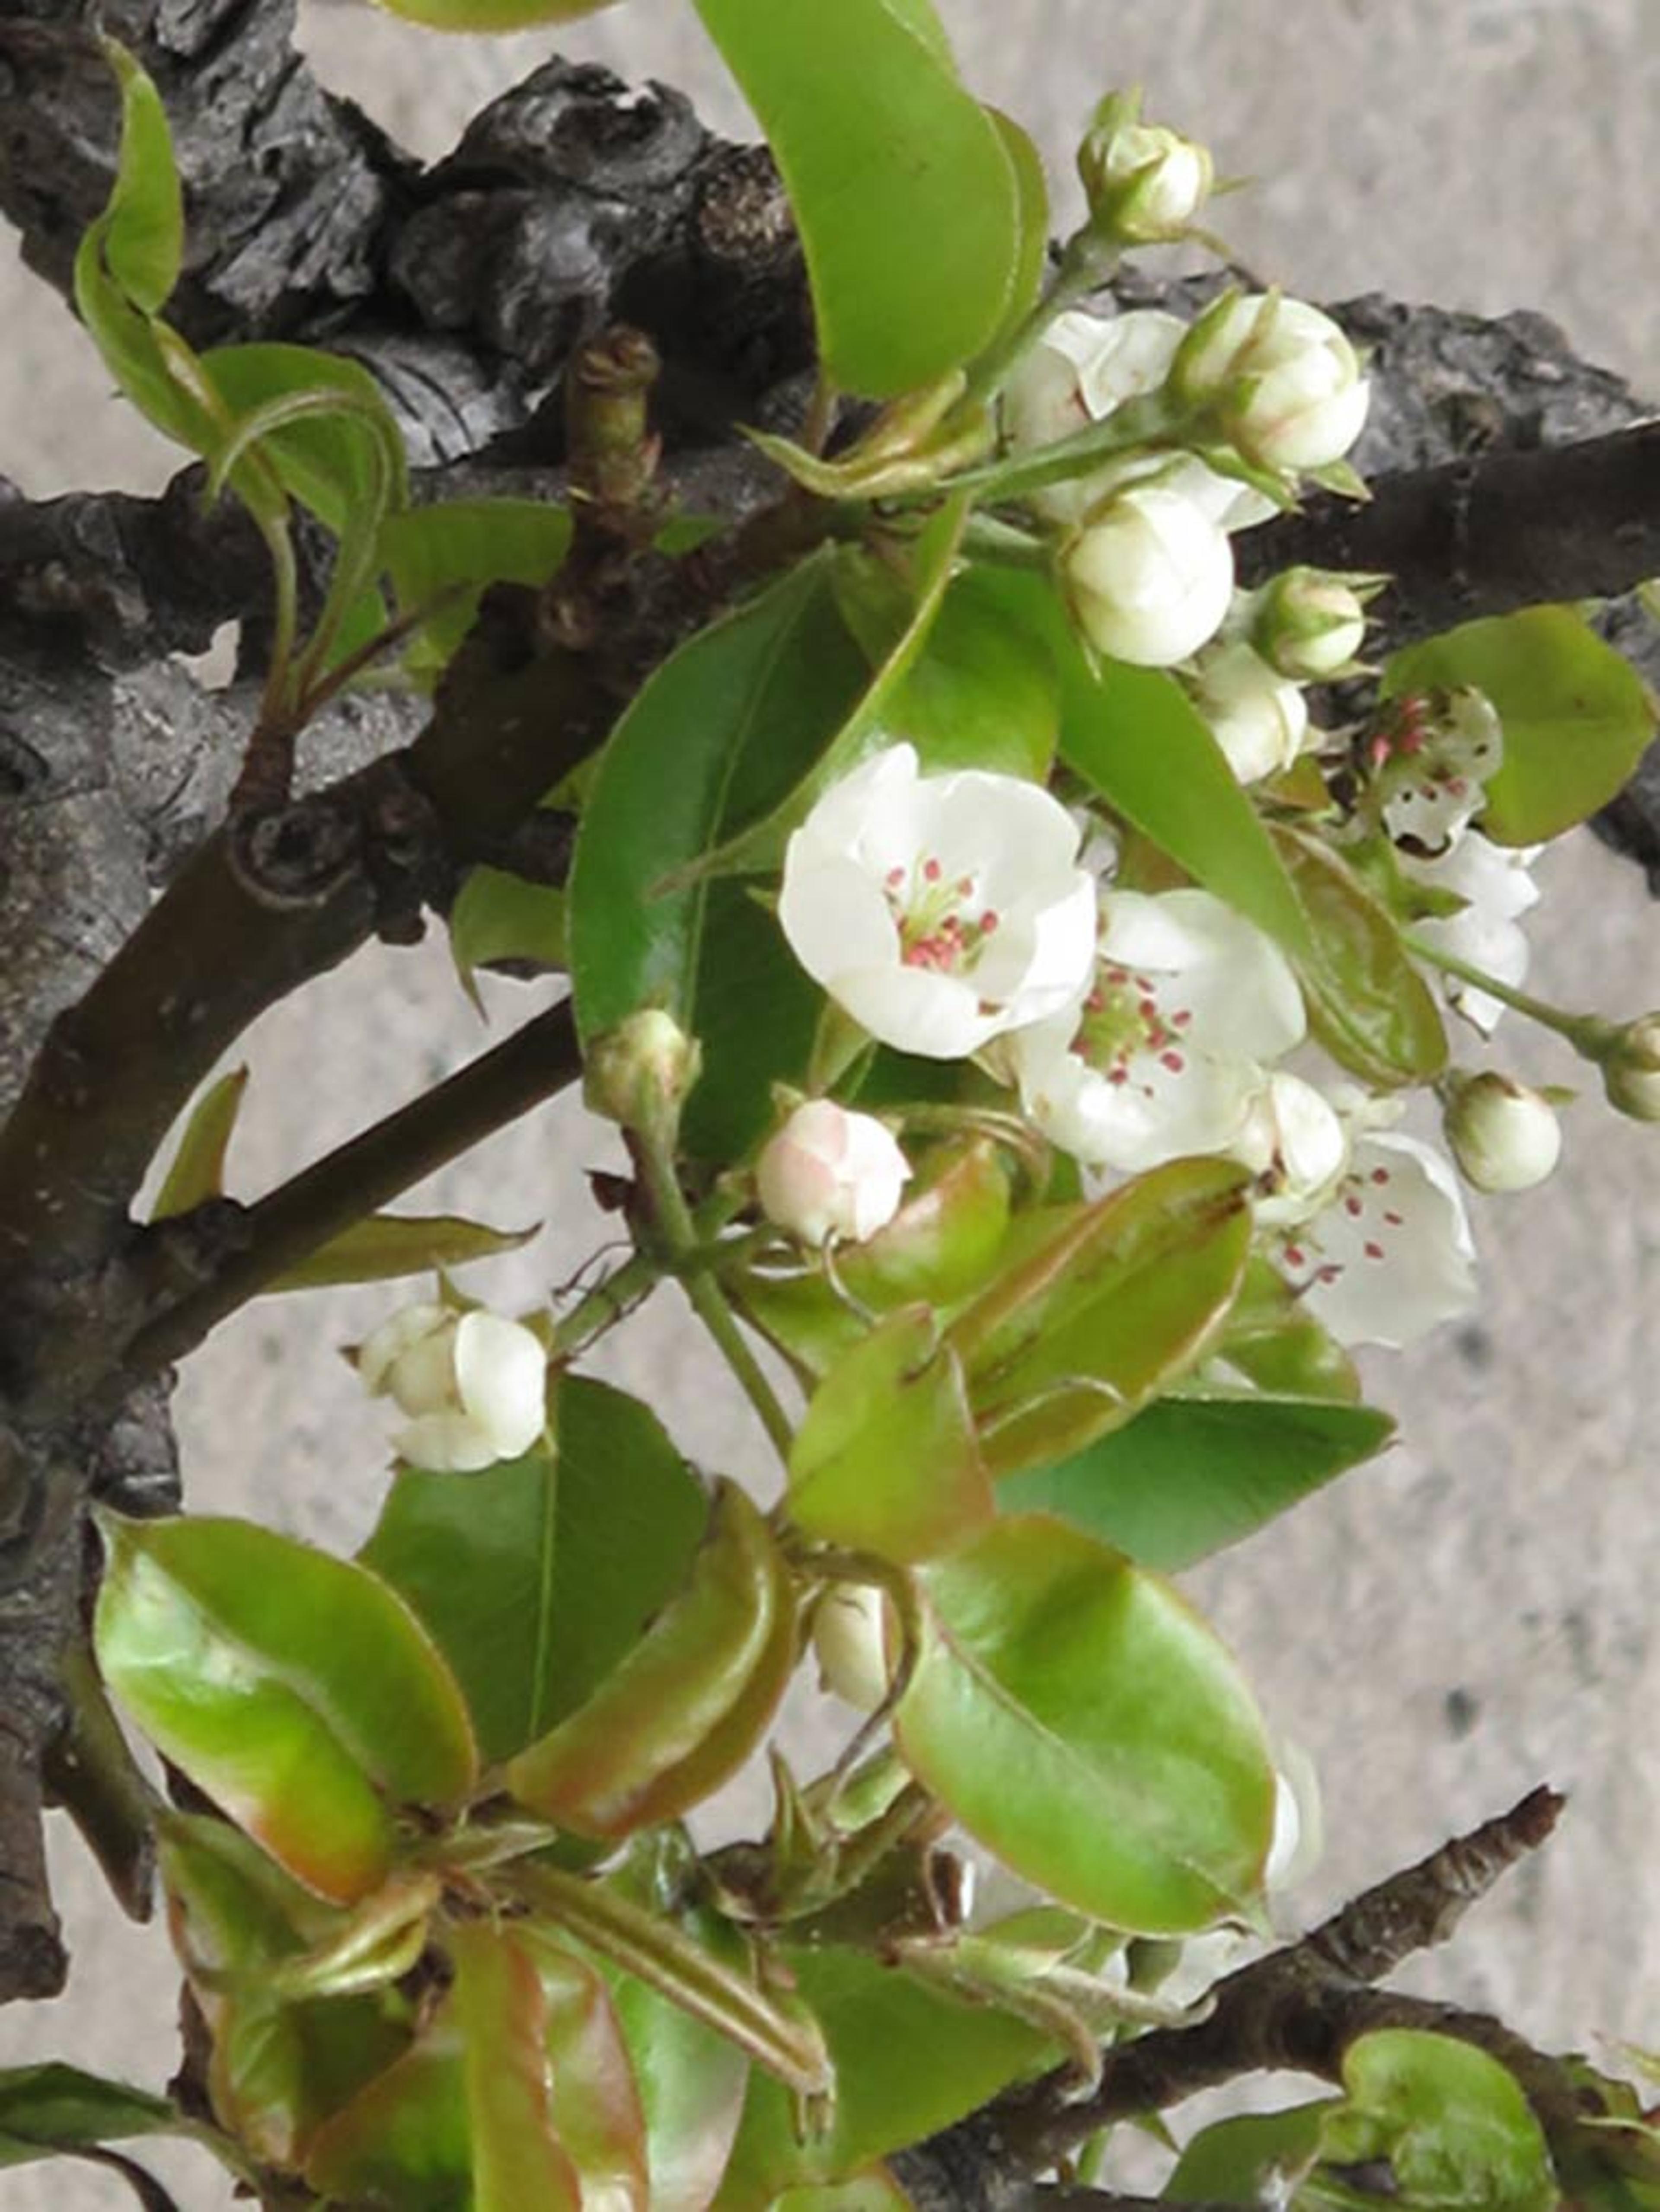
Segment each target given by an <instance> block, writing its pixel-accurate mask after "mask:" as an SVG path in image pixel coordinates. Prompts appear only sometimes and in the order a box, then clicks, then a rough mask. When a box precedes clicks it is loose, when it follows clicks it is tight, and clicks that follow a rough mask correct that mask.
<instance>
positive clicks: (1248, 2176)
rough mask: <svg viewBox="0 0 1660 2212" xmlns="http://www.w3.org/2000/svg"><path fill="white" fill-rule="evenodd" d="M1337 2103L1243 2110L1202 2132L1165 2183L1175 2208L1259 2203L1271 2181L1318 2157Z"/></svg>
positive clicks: (1323, 2099)
mask: <svg viewBox="0 0 1660 2212" xmlns="http://www.w3.org/2000/svg"><path fill="white" fill-rule="evenodd" d="M1333 2102H1334V2100H1331V2099H1329V2098H1321V2099H1319V2100H1317V2101H1316V2102H1315V2103H1314V2104H1310V2105H1293V2106H1291V2107H1290V2108H1289V2109H1288V2110H1287V2111H1286V2112H1239V2113H1236V2114H1235V2116H1234V2117H1233V2118H1231V2119H1227V2120H1219V2121H1217V2123H1216V2124H1215V2125H1214V2126H1213V2127H1208V2128H1203V2129H1201V2130H1200V2132H1199V2133H1198V2134H1197V2135H1196V2136H1195V2137H1194V2138H1193V2141H1192V2142H1190V2143H1189V2144H1188V2145H1187V2147H1186V2148H1185V2149H1184V2150H1183V2153H1182V2155H1181V2157H1180V2159H1179V2160H1177V2166H1176V2170H1175V2172H1173V2173H1172V2174H1171V2178H1170V2179H1169V2180H1168V2181H1167V2182H1166V2183H1165V2184H1164V2196H1165V2197H1166V2198H1168V2200H1169V2201H1170V2202H1171V2203H1172V2204H1219V2203H1222V2204H1257V2203H1262V2202H1263V2201H1264V2196H1265V2191H1266V2190H1267V2189H1268V2186H1269V2185H1270V2184H1271V2183H1273V2182H1274V2181H1275V2180H1280V2179H1283V2178H1284V2177H1285V2176H1286V2175H1287V2174H1295V2173H1298V2172H1300V2171H1301V2170H1302V2169H1303V2168H1304V2166H1307V2165H1309V2164H1310V2162H1311V2161H1312V2160H1313V2157H1314V2152H1315V2146H1316V2142H1317V2139H1318V2137H1319V2133H1320V2122H1321V2118H1322V2116H1323V2114H1325V2113H1326V2112H1330V2111H1331V2110H1332V2109H1333Z"/></svg>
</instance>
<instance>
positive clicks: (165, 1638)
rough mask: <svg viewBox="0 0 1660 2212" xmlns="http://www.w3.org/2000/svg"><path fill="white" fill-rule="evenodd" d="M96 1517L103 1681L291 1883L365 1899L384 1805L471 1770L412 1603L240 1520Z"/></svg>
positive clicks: (445, 1796)
mask: <svg viewBox="0 0 1660 2212" xmlns="http://www.w3.org/2000/svg"><path fill="white" fill-rule="evenodd" d="M100 1528H101V1529H102V1531H103V1534H104V1540H105V1544H106V1550H107V1553H108V1564H107V1566H106V1571H105V1575H104V1580H103V1583H102V1587H101V1588H100V1591H99V1595H98V1607H97V1613H96V1617H95V1621H94V1644H95V1649H96V1651H97V1656H98V1662H99V1666H100V1669H101V1670H102V1673H103V1674H104V1678H105V1680H106V1682H107V1683H108V1684H109V1686H110V1688H111V1690H112V1692H114V1694H115V1695H116V1696H117V1697H118V1698H119V1699H120V1701H121V1703H122V1704H123V1705H125V1707H126V1709H127V1711H129V1712H130V1713H131V1715H132V1717H133V1718H134V1720H135V1721H136V1722H137V1723H138V1725H139V1726H140V1727H141V1728H142V1729H143V1730H144V1732H145V1734H146V1735H148V1736H149V1738H150V1739H151V1741H153V1742H154V1743H155V1745H156V1747H158V1749H160V1750H161V1752H162V1753H165V1755H166V1756H167V1758H169V1759H172V1760H173V1763H174V1764H175V1765H178V1766H179V1767H181V1768H182V1769H183V1771H185V1773H186V1774H187V1775H189V1776H190V1778H191V1779H192V1781H193V1782H194V1783H196V1784H197V1785H198V1788H200V1789H202V1790H205V1791H206V1792H207V1793H208V1795H209V1796H210V1797H211V1798H213V1800H214V1801H215V1802H216V1804H218V1805H220V1806H221V1807H222V1808H223V1809H224V1810H225V1811H226V1812H227V1813H228V1814H230V1816H231V1817H232V1818H233V1819H234V1820H236V1821H237V1823H238V1824H239V1825H240V1826H242V1827H244V1828H246V1830H247V1831H248V1832H249V1833H250V1834H251V1835H252V1836H253V1837H254V1838H256V1839H257V1840H258V1842H259V1843H260V1844H262V1845H263V1846H264V1847H265V1850H268V1851H269V1852H270V1853H271V1857H273V1858H275V1859H276V1860H277V1862H278V1863H279V1864H280V1865H282V1866H283V1867H285V1868H286V1869H288V1870H289V1873H290V1874H292V1875H295V1878H296V1879H297V1880H299V1881H302V1882H304V1883H306V1884H307V1887H310V1888H313V1889H314V1890H316V1891H318V1892H319V1894H321V1895H323V1896H325V1897H329V1898H331V1899H335V1900H337V1902H340V1903H343V1904H344V1903H351V1902H353V1901H355V1900H356V1899H358V1898H361V1897H364V1896H366V1895H367V1894H368V1892H369V1891H370V1890H372V1889H373V1888H374V1887H376V1886H377V1885H378V1884H379V1883H380V1881H381V1880H383V1879H384V1877H385V1875H386V1871H387V1869H388V1868H389V1866H390V1864H391V1860H392V1815H391V1814H390V1812H389V1810H388V1808H387V1804H386V1799H388V1798H389V1799H391V1800H392V1802H414V1803H423V1804H445V1803H447V1802H452V1801H453V1800H454V1799H455V1798H457V1797H459V1796H462V1795H463V1794H464V1793H465V1791H466V1790H469V1789H471V1786H472V1784H473V1782H474V1780H475V1778H476V1775H477V1755H476V1753H475V1750H474V1747H473V1741H472V1733H471V1727H470V1726H469V1723H468V1720H467V1714H466V1708H465V1705H464V1704H463V1702H462V1698H461V1693H460V1691H459V1689H458V1688H457V1686H456V1684H455V1681H454V1679H453V1676H452V1675H451V1674H450V1672H449V1669H448V1668H447V1667H446V1665H445V1663H444V1661H443V1659H442V1657H441V1655H440V1653H439V1651H438V1650H437V1647H436V1646H435V1644H433V1643H432V1642H431V1640H430V1638H429V1637H428V1636H427V1634H426V1632H425V1631H424V1630H423V1628H422V1627H421V1626H420V1625H419V1623H418V1622H417V1620H416V1618H415V1616H414V1614H413V1613H411V1612H410V1610H409V1608H408V1607H406V1606H405V1604H404V1601H403V1600H402V1599H401V1598H399V1597H398V1596H397V1595H395V1593H394V1592H393V1591H392V1590H391V1589H388V1588H387V1586H386V1584H385V1583H382V1582H381V1581H380V1580H379V1578H378V1577H375V1576H374V1575H372V1574H370V1573H369V1572H368V1571H367V1569H365V1568H362V1567H360V1566H355V1565H351V1564H350V1563H349V1562H348V1561H346V1560H343V1559H331V1558H330V1557H329V1556H328V1555H327V1554H326V1553H322V1552H317V1551H313V1550H312V1549H311V1548H310V1547H308V1546H307V1545H304V1544H300V1543H296V1542H295V1541H294V1540H293V1539H292V1538H290V1537H287V1536H279V1535H277V1534H275V1533H274V1532H273V1531H272V1530H271V1529H267V1528H256V1527H255V1526H254V1525H253V1524H252V1523H251V1522H242V1521H222V1520H214V1519H210V1518H193V1519H190V1520H177V1521H151V1522H137V1521H124V1520H121V1519H120V1518H119V1517H118V1516H115V1515H113V1514H106V1515H104V1516H100ZM383 1792H384V1796H383V1794H382V1793H383Z"/></svg>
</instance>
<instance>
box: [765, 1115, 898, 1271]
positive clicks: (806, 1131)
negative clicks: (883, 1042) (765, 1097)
mask: <svg viewBox="0 0 1660 2212" xmlns="http://www.w3.org/2000/svg"><path fill="white" fill-rule="evenodd" d="M909 1176H910V1164H909V1161H908V1160H907V1159H906V1158H905V1155H904V1154H903V1152H901V1151H900V1149H899V1146H898V1145H897V1142H896V1140H895V1139H894V1137H893V1134H892V1133H891V1130H889V1129H887V1128H885V1127H884V1125H883V1124H882V1123H881V1122H880V1121H877V1120H876V1119H875V1117H874V1116H873V1115H869V1114H850V1113H848V1109H847V1108H846V1107H845V1106H838V1105H837V1104H836V1101H835V1100H834V1099H833V1098H809V1099H808V1100H806V1103H804V1104H802V1105H800V1106H798V1107H797V1108H796V1109H795V1111H794V1113H793V1114H792V1115H790V1117H789V1119H788V1120H787V1121H786V1122H785V1123H784V1126H783V1127H782V1128H781V1129H780V1130H778V1131H777V1133H775V1135H774V1136H773V1137H771V1138H770V1139H769V1140H768V1142H767V1144H766V1146H765V1147H764V1148H763V1152H762V1154H761V1157H760V1158H759V1159H758V1160H757V1162H756V1167H755V1182H756V1188H757V1191H758V1193H759V1194H760V1199H761V1204H762V1206H763V1208H764V1210H765V1212H766V1215H767V1218H768V1219H769V1221H775V1222H776V1223H777V1225H778V1226H779V1227H780V1228H781V1229H787V1230H789V1231H791V1232H792V1234H793V1235H794V1236H797V1237H800V1238H802V1239H803V1241H804V1242H805V1243H808V1244H822V1243H824V1239H825V1238H826V1237H847V1238H848V1239H850V1240H851V1241H852V1242H853V1243H863V1242H864V1240H865V1238H866V1237H874V1236H875V1234H876V1232H877V1231H878V1230H879V1229H885V1228H886V1227H887V1225H888V1224H889V1222H890V1221H891V1220H892V1218H893V1217H894V1215H895V1214H896V1213H897V1212H898V1211H899V1201H900V1199H901V1198H902V1197H903V1194H904V1188H905V1184H906V1182H908V1181H909Z"/></svg>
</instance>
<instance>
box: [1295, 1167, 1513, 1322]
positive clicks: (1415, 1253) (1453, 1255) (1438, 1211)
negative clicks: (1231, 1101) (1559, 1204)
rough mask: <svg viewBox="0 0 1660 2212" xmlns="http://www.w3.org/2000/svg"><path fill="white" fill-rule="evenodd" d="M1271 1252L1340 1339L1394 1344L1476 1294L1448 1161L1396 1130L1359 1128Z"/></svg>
mask: <svg viewBox="0 0 1660 2212" xmlns="http://www.w3.org/2000/svg"><path fill="white" fill-rule="evenodd" d="M1275 1259H1276V1261H1277V1264H1278V1265H1279V1267H1280V1271H1281V1273H1283V1274H1284V1275H1285V1276H1286V1279H1287V1280H1288V1281H1289V1282H1290V1283H1291V1285H1292V1287H1293V1288H1294V1289H1295V1290H1297V1291H1300V1292H1301V1294H1302V1296H1303V1297H1304V1299H1305V1300H1306V1301H1307V1303H1308V1305H1309V1307H1310V1310H1311V1311H1312V1312H1313V1313H1314V1315H1315V1316H1316V1318H1317V1319H1318V1320H1320V1321H1321V1322H1323V1323H1324V1324H1325V1326H1326V1328H1329V1330H1330V1331H1331V1333H1332V1334H1333V1335H1334V1336H1335V1337H1336V1338H1337V1339H1338V1340H1339V1341H1340V1342H1341V1343H1344V1344H1382V1345H1386V1346H1389V1347H1391V1348H1393V1349H1398V1348H1399V1347H1400V1346H1402V1345H1403V1344H1409V1343H1410V1342H1411V1341H1412V1340H1414V1338H1415V1337H1419V1336H1422V1335H1423V1334H1425V1333H1426V1331H1427V1330H1429V1329H1432V1328H1435V1327H1436V1326H1437V1324H1438V1322H1444V1321H1451V1320H1453V1319H1455V1318H1456V1316H1458V1315H1460V1314H1462V1313H1466V1312H1468V1310H1469V1308H1470V1307H1471V1305H1472V1304H1474V1303H1475V1243H1474V1241H1473V1239H1472V1238H1471V1236H1470V1228H1469V1218H1468V1215H1467V1214H1466V1212H1465V1211H1464V1201H1463V1199H1462V1196H1461V1195H1460V1194H1459V1189H1458V1179H1457V1177H1456V1175H1455V1174H1454V1172H1453V1169H1452V1164H1451V1162H1450V1161H1449V1160H1448V1159H1447V1158H1445V1156H1444V1154H1443V1153H1440V1152H1437V1151H1436V1150H1435V1149H1434V1147H1433V1146H1430V1145H1425V1144H1420V1142H1419V1141H1418V1139H1416V1138H1414V1137H1407V1136H1402V1135H1401V1134H1400V1133H1398V1132H1395V1131H1393V1130H1387V1131H1386V1130H1381V1129H1377V1128H1371V1129H1366V1128H1361V1129H1359V1130H1358V1131H1357V1132H1356V1133H1354V1135H1353V1141H1352V1144H1351V1148H1350V1152H1349V1158H1348V1164H1347V1167H1346V1168H1345V1170H1344V1171H1343V1173H1342V1175H1341V1176H1340V1177H1339V1178H1338V1179H1337V1181H1336V1182H1335V1184H1334V1185H1333V1186H1332V1188H1331V1190H1330V1193H1329V1196H1328V1197H1327V1198H1326V1199H1325V1200H1324V1202H1323V1204H1322V1206H1320V1208H1319V1210H1318V1211H1317V1212H1314V1213H1313V1214H1311V1216H1310V1218H1308V1219H1307V1220H1305V1221H1303V1222H1300V1223H1298V1225H1296V1226H1294V1227H1292V1228H1289V1229H1286V1230H1284V1231H1281V1232H1280V1237H1279V1238H1278V1240H1277V1249H1276V1251H1275Z"/></svg>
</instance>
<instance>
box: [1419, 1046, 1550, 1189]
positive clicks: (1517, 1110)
mask: <svg viewBox="0 0 1660 2212" xmlns="http://www.w3.org/2000/svg"><path fill="white" fill-rule="evenodd" d="M1445 1126H1446V1133H1447V1142H1448V1143H1449V1144H1450V1146H1451V1147H1452V1152H1453V1158H1455V1159H1456V1161H1457V1163H1458V1164H1459V1167H1460V1168H1461V1169H1462V1170H1463V1174H1464V1178H1465V1180H1466V1182H1471V1183H1474V1184H1475V1188H1476V1189H1477V1190H1485V1191H1487V1192H1490V1193H1493V1194H1498V1193H1499V1192H1503V1191H1511V1190H1531V1189H1532V1188H1533V1186H1534V1185H1535V1183H1539V1182H1543V1181H1544V1180H1545V1177H1546V1176H1548V1174H1549V1173H1550V1172H1551V1170H1552V1169H1553V1168H1554V1166H1555V1165H1556V1163H1557V1161H1558V1159H1559V1158H1560V1157H1561V1152H1562V1125H1561V1123H1560V1121H1558V1120H1557V1118H1556V1115H1555V1112H1554V1109H1552V1106H1551V1103H1550V1101H1549V1100H1548V1098H1545V1097H1541V1094H1540V1093H1539V1092H1538V1091H1530V1090H1529V1088H1528V1086H1527V1085H1526V1084H1525V1083H1517V1082H1514V1081H1513V1080H1512V1079H1511V1077H1509V1076H1508V1075H1500V1074H1499V1073H1496V1072H1495V1071H1493V1070H1491V1069H1489V1070H1487V1071H1485V1072H1484V1073H1481V1074H1480V1075H1472V1076H1468V1077H1467V1078H1465V1079H1462V1080H1461V1081H1459V1082H1458V1083H1457V1084H1456V1085H1455V1087H1454V1089H1453V1091H1452V1095H1451V1097H1450V1100H1449V1102H1448V1105H1447V1112H1446V1124H1445Z"/></svg>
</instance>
